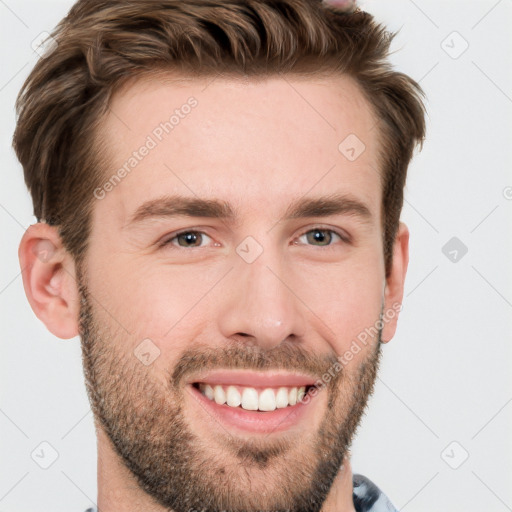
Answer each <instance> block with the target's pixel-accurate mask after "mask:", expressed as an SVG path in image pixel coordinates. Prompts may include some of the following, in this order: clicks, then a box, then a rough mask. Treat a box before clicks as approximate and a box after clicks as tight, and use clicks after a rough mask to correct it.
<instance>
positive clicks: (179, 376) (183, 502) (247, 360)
mask: <svg viewBox="0 0 512 512" xmlns="http://www.w3.org/2000/svg"><path fill="white" fill-rule="evenodd" d="M79 294H80V299H81V307H80V336H81V344H82V359H83V366H84V375H85V381H86V388H87V393H88V396H89V400H90V403H91V407H92V410H93V412H94V416H95V420H96V422H97V423H98V425H99V426H100V428H101V429H102V430H103V431H104V432H105V433H106V435H107V438H108V439H109V440H110V442H111V444H112V448H113V449H114V451H115V452H116V454H117V455H118V457H119V458H120V460H121V461H122V463H123V464H124V465H125V466H126V467H127V468H128V469H129V470H130V472H131V473H132V474H133V476H134V477H135V479H136V481H137V483H138V485H139V486H140V488H141V489H142V490H143V491H144V492H145V493H147V494H148V495H149V496H150V497H151V498H152V499H153V500H154V501H155V502H157V503H159V504H160V505H162V506H163V507H165V508H166V509H169V510H170V511H173V512H190V511H194V512H195V511H197V512H199V511H204V512H206V511H208V512H221V511H228V512H256V511H258V512H263V511H268V512H285V511H286V512H320V511H321V509H322V505H323V503H324V502H325V500H326V498H327V496H328V494H329V491H330V489H331V486H332V484H333V482H334V479H335V477H336V475H337V473H338V471H339V470H340V468H341V466H342V463H343V459H344V457H345V456H346V455H347V454H348V450H349V448H350V445H351V443H352V440H353V437H354V435H355V433H356V430H357V428H358V426H359V423H360V420H361V418H362V416H363V413H364V411H365V409H366V405H367V401H368V399H369V397H370V396H371V394H372V393H373V389H374V382H375V379H376V376H377V373H378V368H379V364H380V356H381V348H380V343H376V345H375V346H374V347H371V349H372V350H371V351H370V353H369V355H368V356H367V357H366V359H365V360H364V361H363V362H362V363H361V364H360V365H359V367H358V368H356V367H355V364H354V368H349V366H350V365H347V366H346V367H342V369H341V370H340V371H338V372H337V373H335V376H334V378H333V379H332V380H330V382H329V383H327V384H326V385H325V388H324V389H323V390H321V391H320V392H321V393H328V407H327V408H326V411H325V414H324V417H323V419H322V421H321V423H320V427H319V428H318V430H317V432H315V433H309V435H305V436H304V437H302V436H297V435H294V436H293V438H291V437H286V436H279V437H277V438H276V437H274V438H273V439H272V435H270V436H266V437H265V438H263V439H262V438H255V439H254V440H244V439H241V438H239V437H236V436H233V435H231V434H229V433H228V432H227V431H226V432H225V434H226V435H225V436H218V437H217V438H216V439H215V444H216V446H212V443H211V441H210V444H208V440H207V439H203V438H201V436H199V435H198V434H196V433H195V432H194V431H193V430H192V429H191V428H190V426H189V423H188V422H187V417H186V415H185V413H184V400H185V398H184V389H183V386H182V383H183V379H184V378H185V377H186V376H188V375H191V374H192V372H195V371H197V370H203V369H205V368H208V369H216V368H220V367H222V368H233V369H234V368H239V369H240V368H244V369H252V370H263V369H270V368H282V369H286V370H290V371H294V370H295V371H298V372H304V371H306V372H311V373H314V374H316V375H323V374H324V372H325V371H328V370H329V369H331V373H332V368H333V367H334V365H335V363H336V362H337V359H336V357H335V356H334V355H331V356H323V357H320V356H318V355H315V354H312V353H309V352H306V351H304V349H302V348H301V347H299V345H296V346H294V345H285V344H282V345H280V346H278V347H275V349H273V350H270V351H263V350H261V349H259V348H258V347H246V346H244V345H236V346H230V347H229V348H226V349H222V350H220V349H215V350H213V349H208V348H200V349H197V348H195V349H191V350H188V351H186V352H185V353H184V354H182V356H181V357H180V359H179V360H178V362H177V364H176V365H175V368H174V370H173V371H169V372H168V379H167V382H169V385H168V386H165V385H162V383H161V380H158V379H157V378H155V376H154V375H153V373H152V372H151V366H149V367H146V366H144V365H143V364H141V362H140V361H139V360H138V359H137V358H136V357H135V356H134V355H133V353H132V352H128V353H122V352H121V351H120V350H119V349H118V348H117V347H120V346H123V344H122V343H120V341H122V337H123V334H124V333H123V332H122V331H120V330H119V331H118V332H117V333H112V331H111V330H110V329H109V326H108V325H107V323H106V321H105V322H103V323H102V322H99V321H98V319H97V314H96V313H95V312H93V306H92V300H93V299H92V298H91V296H90V294H89V292H88V289H87V286H86V284H85V281H84V279H83V278H80V279H79ZM380 335H381V333H380V332H379V338H378V341H380ZM314 399H315V398H313V400H314ZM213 421H215V420H214V419H213V418H212V422H213Z"/></svg>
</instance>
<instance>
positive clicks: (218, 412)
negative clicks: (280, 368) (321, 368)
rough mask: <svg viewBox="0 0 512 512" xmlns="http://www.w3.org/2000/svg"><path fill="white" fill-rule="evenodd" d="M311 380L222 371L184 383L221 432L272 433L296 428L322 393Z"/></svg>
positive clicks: (309, 378)
mask: <svg viewBox="0 0 512 512" xmlns="http://www.w3.org/2000/svg"><path fill="white" fill-rule="evenodd" d="M313 382H314V380H313V379H312V378H311V377H305V376H297V375H283V374H281V375H278V374H262V373H251V372H223V373H218V372H217V373H215V374H209V375H206V376H203V377H200V378H197V379H195V380H194V381H192V382H189V383H188V384H187V386H186V387H187V389H188V391H189V392H190V394H191V395H192V396H193V398H194V399H195V401H196V403H197V404H199V405H200V406H201V407H199V409H200V410H201V411H202V412H201V413H200V414H203V415H204V413H206V414H207V415H208V416H209V417H208V416H207V417H206V420H207V421H209V424H210V425H211V424H212V421H211V419H212V417H213V418H214V419H215V420H217V422H218V423H220V424H221V425H222V426H223V427H224V429H230V430H231V429H235V430H238V431H245V432H251V433H266V434H268V433H271V432H280V431H283V430H289V429H290V428H293V427H294V426H297V425H298V424H299V423H300V422H301V421H302V420H303V418H304V417H305V416H306V415H309V414H311V412H309V411H310V410H311V408H312V407H314V403H315V402H317V401H318V397H319V396H320V394H321V393H315V394H314V395H313V394H312V391H313V390H317V391H318V388H317V387H316V386H315V385H314V383H313Z"/></svg>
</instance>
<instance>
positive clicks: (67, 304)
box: [18, 222, 79, 339]
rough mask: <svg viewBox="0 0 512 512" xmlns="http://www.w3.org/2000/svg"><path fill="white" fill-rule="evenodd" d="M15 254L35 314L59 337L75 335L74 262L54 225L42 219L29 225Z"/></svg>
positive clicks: (76, 306)
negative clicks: (43, 221) (16, 254)
mask: <svg viewBox="0 0 512 512" xmlns="http://www.w3.org/2000/svg"><path fill="white" fill-rule="evenodd" d="M18 257H19V261H20V266H21V271H22V278H23V287H24V289H25V294H26V296H27V299H28V301H29V303H30V306H31V307H32V310H33V311H34V313H35V314H36V316H37V317H38V318H39V319H40V320H41V321H42V322H43V323H44V324H45V325H46V327H47V329H48V330H49V331H50V332H51V333H52V334H54V335H55V336H57V337H59V338H63V339H69V338H73V337H74V336H77V334H78V316H79V300H78V286H77V284H76V278H75V265H74V261H73V258H72V257H71V255H70V254H69V253H68V252H67V251H66V250H65V248H64V247H63V245H62V242H61V240H60V236H59V234H58V231H57V228H56V227H54V226H49V225H48V224H45V223H42V222H39V223H37V224H32V225H31V226H29V228H28V229H27V230H26V232H25V234H24V235H23V238H22V239H21V242H20V245H19V249H18Z"/></svg>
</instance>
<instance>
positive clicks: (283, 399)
mask: <svg viewBox="0 0 512 512" xmlns="http://www.w3.org/2000/svg"><path fill="white" fill-rule="evenodd" d="M276 407H277V408H278V409H283V408H285V407H288V390H287V389H286V388H279V390H278V392H277V395H276Z"/></svg>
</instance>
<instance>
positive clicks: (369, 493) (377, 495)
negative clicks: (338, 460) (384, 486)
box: [352, 474, 398, 512]
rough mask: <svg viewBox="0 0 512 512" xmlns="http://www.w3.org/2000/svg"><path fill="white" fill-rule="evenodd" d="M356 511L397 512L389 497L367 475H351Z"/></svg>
mask: <svg viewBox="0 0 512 512" xmlns="http://www.w3.org/2000/svg"><path fill="white" fill-rule="evenodd" d="M352 485H353V494H352V496H353V500H354V507H355V509H356V512H398V511H397V509H396V508H395V507H394V506H393V504H392V503H391V501H390V500H389V498H388V497H387V496H386V495H385V494H384V493H383V492H382V491H381V490H380V489H379V488H378V487H377V486H376V485H375V484H374V483H373V482H372V481H371V480H370V479H369V478H367V477H365V476H363V475H358V474H354V475H352Z"/></svg>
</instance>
